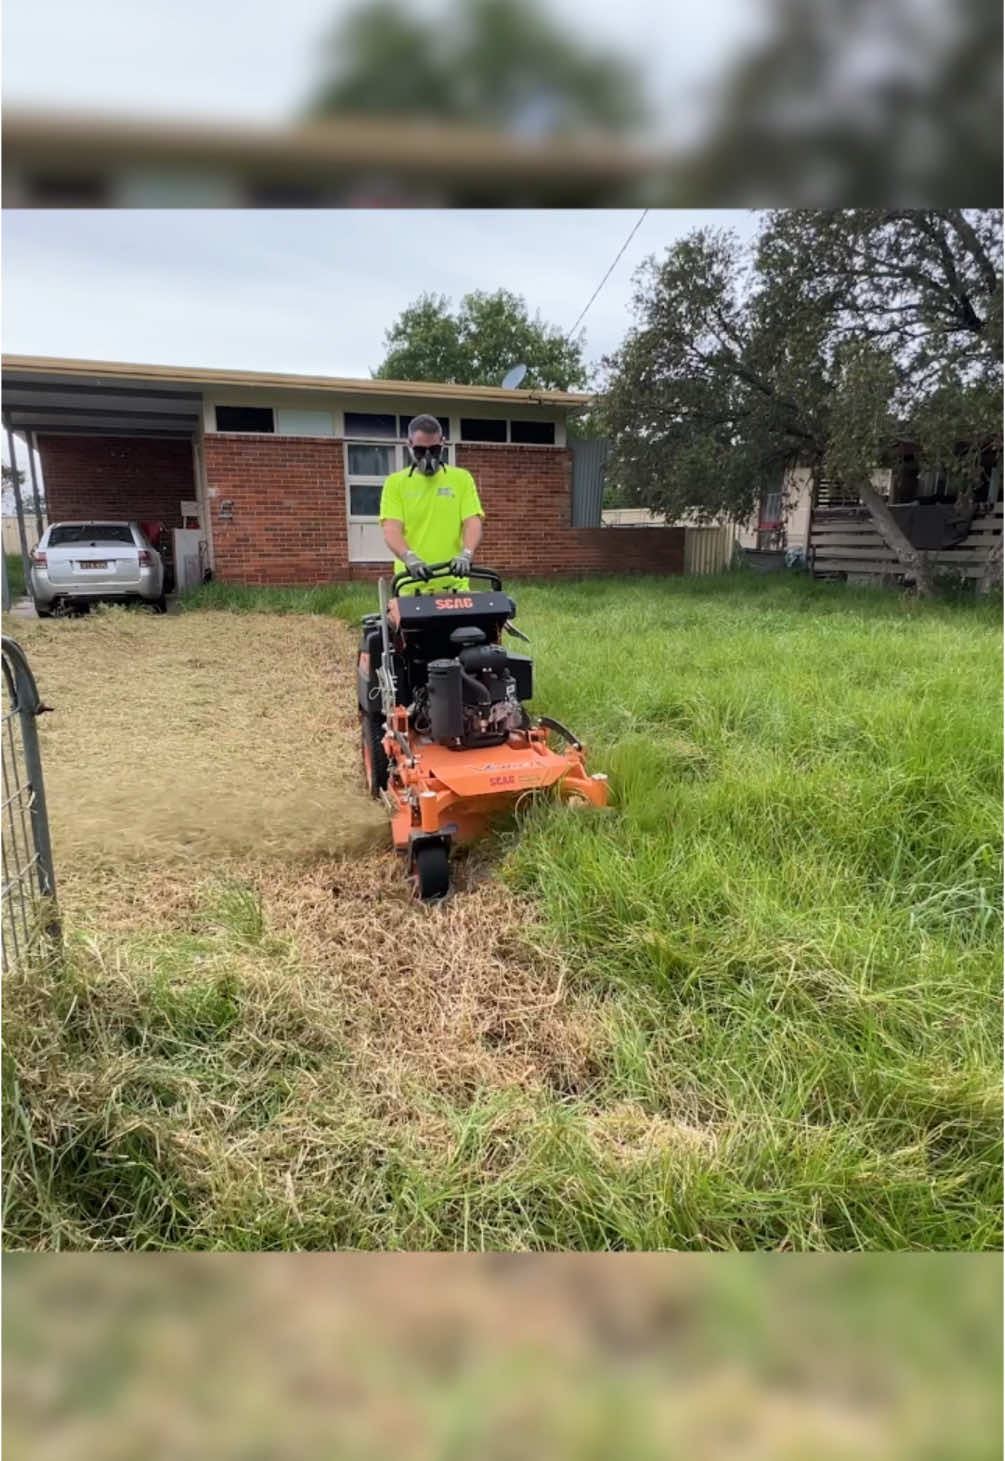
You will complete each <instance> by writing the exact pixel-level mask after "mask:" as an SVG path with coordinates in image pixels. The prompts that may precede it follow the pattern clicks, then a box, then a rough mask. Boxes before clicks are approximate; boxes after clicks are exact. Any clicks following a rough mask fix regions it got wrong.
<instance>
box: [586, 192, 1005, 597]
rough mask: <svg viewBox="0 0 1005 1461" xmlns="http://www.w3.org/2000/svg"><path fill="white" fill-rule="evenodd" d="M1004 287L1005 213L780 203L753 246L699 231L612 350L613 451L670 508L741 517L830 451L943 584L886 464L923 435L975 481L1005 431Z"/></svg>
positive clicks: (639, 491) (681, 246)
mask: <svg viewBox="0 0 1005 1461" xmlns="http://www.w3.org/2000/svg"><path fill="white" fill-rule="evenodd" d="M1001 298H1002V279H1001V215H1000V213H998V214H996V213H974V212H963V211H960V210H924V211H917V212H904V211H892V210H888V211H880V210H845V211H843V212H838V213H821V212H807V211H803V210H797V211H793V212H789V213H775V214H772V215H770V216H769V218H768V219H767V221H766V224H765V227H764V229H763V230H762V233H761V236H760V238H759V239H758V241H757V243H756V245H755V246H754V247H753V249H752V250H751V251H750V252H749V253H745V252H744V251H743V250H741V248H740V246H739V244H738V243H737V241H736V239H735V237H733V236H732V235H730V234H726V233H721V232H712V231H708V230H703V231H699V232H698V233H695V234H693V235H691V236H690V237H689V238H687V239H685V240H682V241H681V242H680V243H678V244H677V245H675V246H674V247H673V248H671V249H670V250H669V251H668V253H667V255H666V257H665V258H664V259H663V261H662V262H657V261H656V260H654V259H650V260H649V261H648V262H647V264H646V265H644V266H643V269H642V271H641V272H640V274H639V276H638V282H637V292H636V299H635V307H636V312H637V315H638V317H639V324H638V326H637V327H636V328H635V329H634V330H632V331H631V332H630V334H629V336H628V338H627V340H626V341H625V344H624V346H623V347H622V349H621V350H620V351H619V352H617V354H616V355H615V356H614V357H612V358H611V359H610V360H608V361H606V362H605V365H606V367H607V369H608V373H609V378H608V384H607V389H606V392H605V398H604V405H603V412H604V417H605V420H606V423H607V427H608V430H609V432H610V433H611V436H612V438H613V447H612V464H613V468H614V471H615V472H616V473H617V474H618V476H619V478H620V480H621V481H622V482H623V483H624V485H625V487H626V490H627V491H628V493H629V494H630V495H631V496H632V498H633V500H635V501H637V502H639V503H642V504H643V505H645V506H648V507H650V508H652V509H654V510H657V511H661V512H666V513H667V514H668V515H670V516H680V515H682V514H684V513H688V512H690V513H694V514H696V515H697V516H698V517H699V518H702V517H704V518H706V519H708V518H714V517H719V516H726V517H730V518H733V519H734V520H742V519H745V518H747V517H748V516H749V515H750V514H751V513H752V512H753V511H754V510H755V509H756V507H757V505H758V503H759V501H760V500H761V498H762V496H763V495H764V494H765V493H767V492H772V491H778V490H779V489H780V488H781V487H782V483H783V479H784V473H785V469H786V468H788V467H791V466H794V465H796V464H804V465H807V466H809V467H810V468H811V469H812V470H813V471H814V473H816V474H817V475H819V474H820V473H821V472H822V471H824V470H829V471H831V472H832V473H834V474H836V475H838V476H840V477H841V478H842V479H843V480H844V481H846V482H847V483H848V484H849V485H852V486H853V487H854V488H855V489H857V491H858V492H859V495H860V498H861V500H862V502H863V503H864V504H865V506H866V507H867V508H868V509H869V512H870V513H871V515H872V517H873V519H874V521H875V523H876V526H877V528H878V530H879V531H880V533H881V534H882V536H883V537H884V539H885V541H886V542H887V543H888V544H889V545H890V547H891V548H892V549H893V551H894V552H895V553H896V555H897V557H898V559H899V560H900V562H901V563H902V564H903V565H904V567H905V571H906V572H908V573H910V574H911V576H912V577H913V578H914V579H915V582H916V584H917V586H918V589H919V592H921V593H927V592H930V591H931V582H930V577H929V571H928V565H927V561H926V560H925V556H924V555H923V554H919V553H918V551H917V550H916V549H914V548H913V547H912V545H911V544H910V542H909V541H908V539H907V538H906V537H905V535H904V534H903V533H902V532H901V530H900V528H899V527H898V526H897V523H896V521H895V520H894V517H893V514H892V513H890V511H889V509H888V507H887V506H886V504H885V503H884V502H883V500H882V498H881V497H880V496H879V494H878V493H876V492H875V491H874V490H873V487H872V480H871V478H872V472H873V470H874V469H875V467H876V466H877V465H878V464H879V463H880V462H881V461H882V460H883V458H884V454H885V453H888V452H889V451H891V450H892V449H893V448H894V446H895V444H896V443H897V442H898V441H902V440H904V439H905V438H906V439H909V440H912V441H914V443H915V445H916V448H917V451H918V454H919V458H920V460H921V462H922V464H923V465H932V466H938V465H941V466H943V467H945V466H947V465H949V464H951V465H952V467H953V469H954V471H956V472H958V473H960V474H962V477H963V479H964V483H966V481H967V480H969V481H971V482H972V481H973V479H974V478H975V475H976V471H977V469H978V468H977V448H978V447H979V446H982V445H986V444H987V443H988V441H989V440H991V439H992V438H994V439H995V440H999V441H1000V418H1001V356H1000V349H1001V313H1002V309H1001ZM961 448H964V449H963V450H961Z"/></svg>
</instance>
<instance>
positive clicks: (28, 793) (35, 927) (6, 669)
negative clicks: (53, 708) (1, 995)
mask: <svg viewBox="0 0 1005 1461" xmlns="http://www.w3.org/2000/svg"><path fill="white" fill-rule="evenodd" d="M48 709H49V707H48V706H47V705H43V704H42V701H41V698H40V697H39V693H38V687H37V686H36V684H35V676H34V675H33V674H32V672H31V667H30V665H29V664H28V659H27V656H26V655H25V652H24V650H23V649H22V648H21V646H20V645H19V644H18V643H17V641H16V640H14V639H8V638H7V636H6V634H5V635H4V636H3V829H2V835H3V947H4V955H5V961H6V962H13V963H15V964H17V965H18V966H20V967H21V968H24V967H25V966H26V965H27V964H29V963H31V962H32V961H34V960H36V959H39V958H40V957H42V956H43V955H44V954H45V953H47V952H51V950H52V948H53V947H54V946H55V945H56V944H57V943H58V942H59V939H60V936H61V935H60V927H59V915H58V912H57V908H56V879H55V875H54V872H53V866H52V845H51V843H50V840H49V819H48V816H47V814H46V807H45V789H44V787H43V785H42V757H41V753H40V751H39V744H38V717H39V716H40V715H41V714H43V713H44V712H45V711H46V710H48Z"/></svg>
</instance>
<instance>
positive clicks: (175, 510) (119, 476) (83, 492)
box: [38, 435, 196, 528]
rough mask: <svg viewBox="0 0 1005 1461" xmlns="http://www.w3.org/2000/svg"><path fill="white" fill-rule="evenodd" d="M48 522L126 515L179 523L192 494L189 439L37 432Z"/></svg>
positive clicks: (115, 518) (173, 523)
mask: <svg viewBox="0 0 1005 1461" xmlns="http://www.w3.org/2000/svg"><path fill="white" fill-rule="evenodd" d="M38 450H39V456H40V459H41V462H42V480H43V482H44V483H45V495H46V504H47V505H46V514H47V516H48V518H49V521H50V522H59V521H60V520H61V519H62V520H66V519H69V520H70V521H71V522H72V521H74V520H75V519H80V518H103V517H107V518H111V519H112V520H113V521H115V520H118V519H121V518H127V519H131V520H135V521H138V522H152V521H156V522H164V523H167V524H168V526H169V527H178V528H180V527H181V525H182V517H181V503H182V501H183V500H185V501H188V500H191V499H192V498H194V497H195V495H196V493H195V483H194V473H193V466H192V443H191V442H190V441H187V440H186V441H177V440H169V439H168V438H166V437H141V436H129V437H124V436H47V435H41V436H39V438H38Z"/></svg>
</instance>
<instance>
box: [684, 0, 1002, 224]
mask: <svg viewBox="0 0 1005 1461" xmlns="http://www.w3.org/2000/svg"><path fill="white" fill-rule="evenodd" d="M761 8H762V10H763V11H764V15H763V17H762V18H763V21H764V24H763V26H762V27H761V29H760V36H759V39H758V40H757V41H756V42H754V43H753V45H752V46H751V47H750V48H749V49H747V50H746V51H745V52H743V53H742V54H741V55H740V56H738V57H737V59H736V60H735V61H733V62H731V63H728V64H727V65H726V67H725V69H724V72H723V75H722V78H721V81H720V84H719V87H718V89H717V91H716V93H715V95H714V98H713V108H714V114H713V116H712V117H711V119H710V126H709V127H708V128H707V129H706V131H705V134H704V136H703V137H702V138H701V139H700V140H699V142H698V144H697V146H696V148H695V149H694V152H693V154H692V159H691V163H690V167H689V169H688V172H689V178H688V191H689V193H690V195H691V196H692V197H694V198H695V199H697V200H699V201H704V200H705V199H707V198H709V197H714V198H716V199H717V200H718V201H719V202H720V204H727V203H736V204H741V205H742V204H747V203H753V202H755V201H756V200H758V199H761V198H764V197H773V198H781V197H784V198H787V199H789V200H790V201H791V202H793V203H797V202H798V203H805V204H811V203H815V202H818V201H819V200H822V199H834V198H844V199H847V198H856V199H857V200H858V201H859V202H861V203H874V204H878V203H888V202H890V201H891V200H893V201H900V202H905V203H906V202H918V203H921V202H923V203H926V204H948V203H951V202H955V201H956V200H957V199H959V198H966V199H967V200H968V201H970V202H972V203H974V204H983V205H990V204H996V203H997V202H998V201H999V199H1000V197H1001V175H1002V133H1001V97H1002V72H1001V54H1002V18H1001V7H1000V5H994V4H992V3H990V0H955V3H954V4H953V5H919V4H918V3H917V0H886V3H884V4H883V5H875V4H872V3H869V0H851V3H848V4H844V5H836V4H834V3H833V0H775V3H772V4H770V5H765V6H762V7H761Z"/></svg>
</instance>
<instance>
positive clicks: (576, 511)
mask: <svg viewBox="0 0 1005 1461" xmlns="http://www.w3.org/2000/svg"><path fill="white" fill-rule="evenodd" d="M569 445H570V446H571V447H572V526H573V527H574V528H599V527H600V526H601V522H602V516H601V514H602V513H603V509H604V483H605V480H606V476H605V470H604V469H605V466H606V463H607V449H608V445H609V443H608V442H607V440H606V439H605V438H603V437H602V438H600V439H599V440H597V441H576V440H572V441H571V442H570V443H569Z"/></svg>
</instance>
